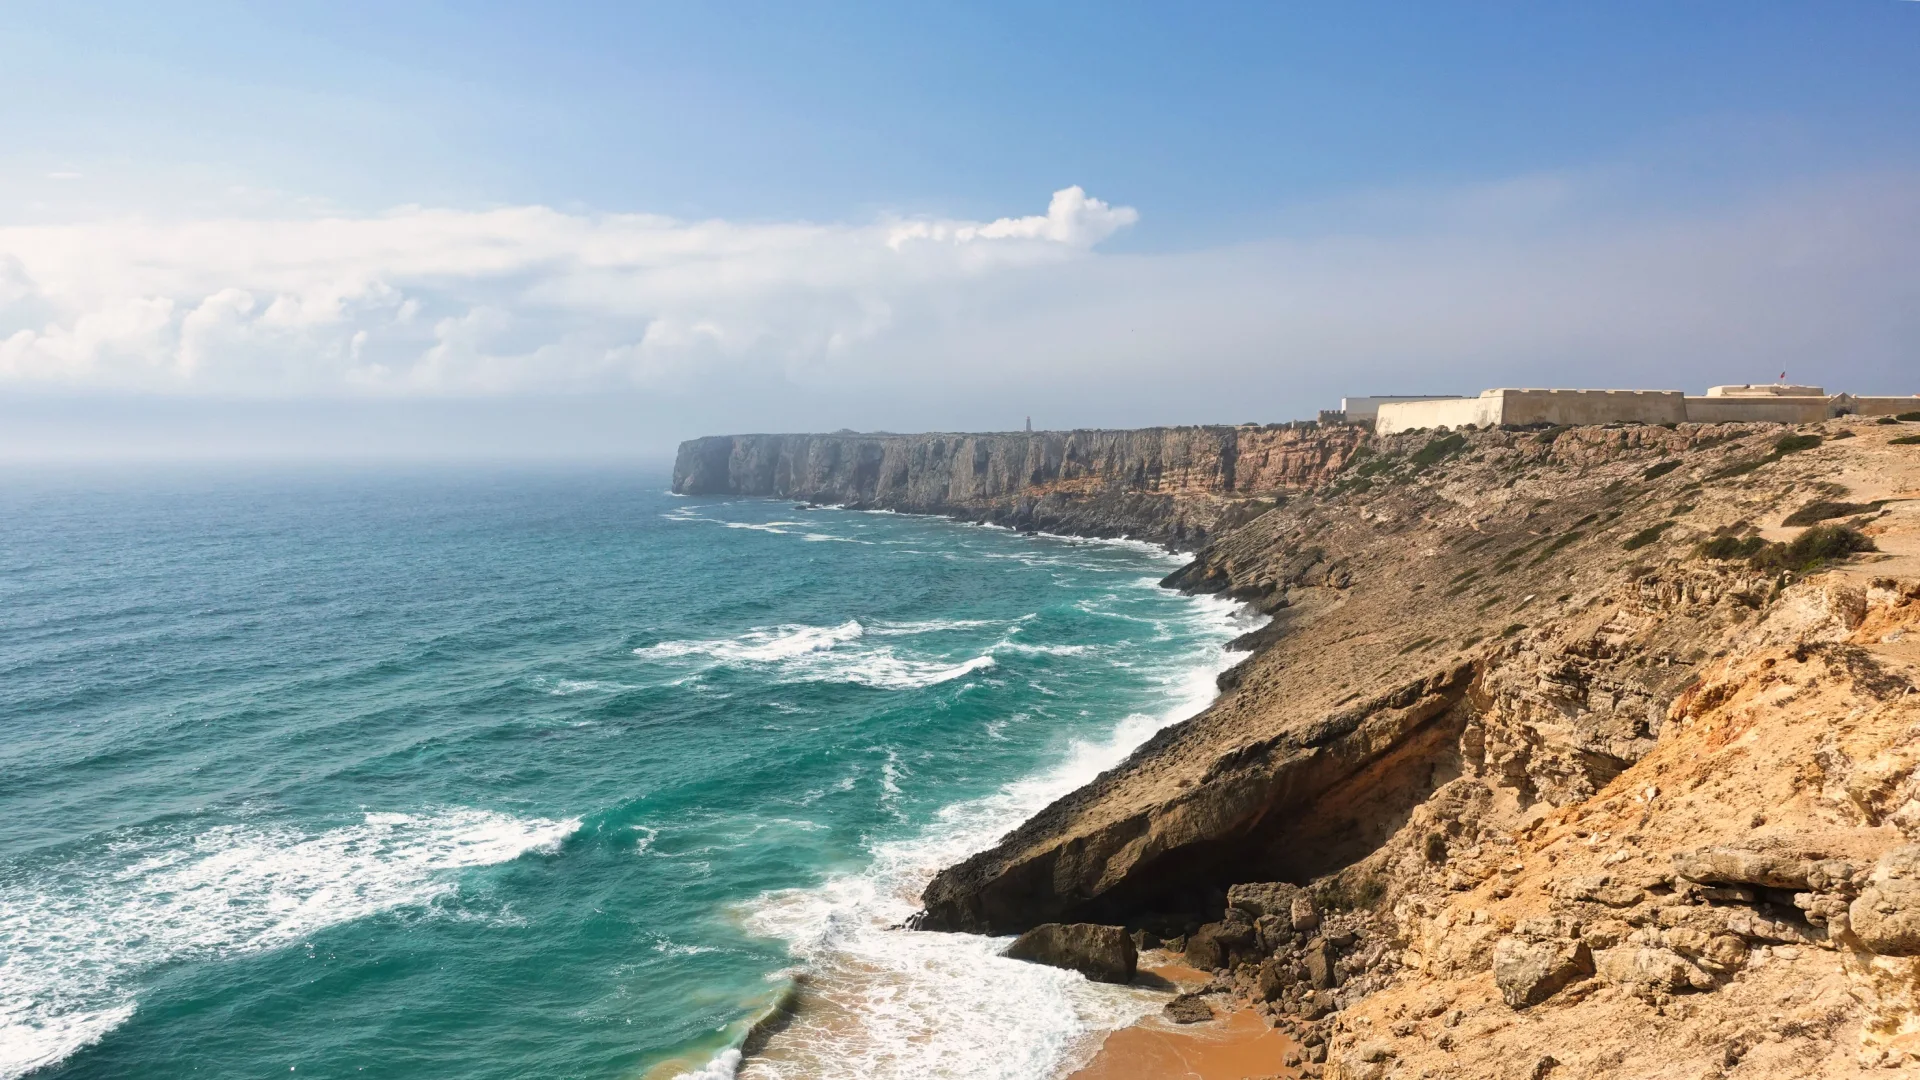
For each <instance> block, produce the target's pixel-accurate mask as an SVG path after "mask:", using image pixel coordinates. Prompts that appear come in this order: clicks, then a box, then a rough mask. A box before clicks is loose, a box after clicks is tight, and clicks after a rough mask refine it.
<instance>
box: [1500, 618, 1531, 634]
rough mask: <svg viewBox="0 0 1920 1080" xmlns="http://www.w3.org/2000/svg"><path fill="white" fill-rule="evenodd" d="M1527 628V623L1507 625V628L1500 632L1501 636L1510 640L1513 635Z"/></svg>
mask: <svg viewBox="0 0 1920 1080" xmlns="http://www.w3.org/2000/svg"><path fill="white" fill-rule="evenodd" d="M1526 628H1527V624H1526V623H1520V622H1517V623H1508V624H1507V625H1506V628H1505V629H1503V630H1501V631H1500V636H1501V637H1503V638H1510V637H1512V636H1513V635H1515V634H1517V633H1519V632H1520V631H1522V630H1525V629H1526Z"/></svg>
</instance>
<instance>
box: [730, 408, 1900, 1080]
mask: <svg viewBox="0 0 1920 1080" xmlns="http://www.w3.org/2000/svg"><path fill="white" fill-rule="evenodd" d="M1240 430H1242V431H1244V430H1247V429H1240ZM1336 430H1341V429H1336ZM1344 430H1345V431H1352V430H1353V429H1344ZM1915 430H1920V428H1916V427H1915V426H1914V425H1885V424H1876V423H1873V422H1871V421H1859V420H1852V419H1843V420H1835V421H1829V422H1827V423H1824V424H1821V425H1816V426H1810V427H1807V428H1804V429H1802V430H1801V431H1799V432H1794V431H1792V430H1791V429H1785V428H1781V427H1777V426H1770V425H1766V426H1762V425H1754V426H1703V425H1681V426H1679V427H1678V428H1673V429H1667V428H1660V427H1620V428H1574V429H1557V430H1548V431H1537V432H1517V431H1482V432H1464V433H1458V434H1438V435H1435V434H1428V433H1410V434H1407V435H1401V436H1395V437H1392V438H1386V439H1366V440H1364V441H1356V442H1355V443H1353V444H1352V445H1351V447H1350V448H1349V449H1347V450H1346V451H1344V452H1343V453H1342V454H1341V455H1340V458H1339V463H1338V464H1335V463H1334V462H1333V461H1332V459H1331V458H1330V457H1328V458H1323V459H1322V460H1323V462H1325V464H1322V465H1320V466H1318V467H1316V468H1315V469H1313V470H1309V471H1308V472H1307V473H1302V474H1298V475H1300V476H1301V477H1302V482H1301V483H1300V484H1299V485H1298V486H1299V487H1300V488H1301V489H1302V490H1299V491H1296V492H1295V493H1294V494H1293V495H1292V496H1291V497H1290V498H1277V499H1274V500H1272V502H1273V505H1272V506H1271V508H1269V507H1268V506H1267V505H1266V504H1264V503H1262V504H1259V505H1257V506H1255V507H1252V508H1251V509H1246V508H1243V509H1242V511H1241V514H1242V515H1243V516H1244V517H1245V518H1247V520H1242V521H1235V519H1234V517H1233V516H1231V511H1230V509H1221V510H1216V511H1214V516H1213V518H1212V519H1211V521H1212V523H1213V525H1214V527H1213V529H1212V531H1211V533H1210V542H1209V543H1208V544H1207V545H1206V546H1205V547H1204V548H1203V549H1202V550H1201V551H1200V553H1199V556H1198V557H1197V558H1196V559H1195V561H1194V562H1193V563H1192V564H1190V565H1189V566H1188V567H1187V568H1185V569H1184V570H1182V571H1181V572H1179V573H1178V574H1176V575H1174V577H1173V578H1171V579H1170V580H1169V583H1170V584H1174V585H1177V586H1180V587H1184V588H1189V589H1196V590H1212V591H1223V592H1227V593H1230V594H1232V595H1235V596H1238V597H1242V598H1244V599H1247V600H1248V601H1249V602H1251V603H1254V604H1257V605H1259V606H1260V607H1262V608H1263V609H1265V610H1267V611H1269V612H1270V613H1272V615H1273V616H1274V619H1273V622H1272V623H1271V624H1270V625H1269V626H1268V627H1266V628H1265V629H1263V630H1262V631H1260V632H1257V633H1256V634H1255V635H1252V637H1253V640H1250V641H1247V642H1245V644H1246V645H1248V646H1249V647H1251V648H1253V649H1254V652H1253V655H1252V656H1251V657H1250V658H1249V659H1248V660H1246V661H1245V662H1244V663H1242V664H1241V665H1240V666H1239V667H1237V668H1235V669H1233V670H1232V671H1229V672H1228V673H1227V674H1226V675H1224V676H1222V687H1223V690H1224V692H1223V694H1222V696H1221V697H1220V699H1219V700H1218V701H1217V702H1216V703H1215V704H1214V705H1213V706H1212V707H1210V708H1209V709H1208V710H1207V711H1205V712H1204V713H1202V714H1201V715H1199V716H1197V717H1195V718H1194V719H1192V720H1189V721H1187V722H1185V723H1183V724H1180V725H1176V726H1175V727H1172V728H1169V729H1167V730H1166V731H1164V732H1162V733H1161V734H1160V735H1159V736H1157V737H1155V738H1154V739H1153V740H1152V741H1151V742H1150V743H1148V744H1147V745H1146V746H1144V747H1143V748H1141V750H1140V751H1138V752H1137V753H1136V754H1134V755H1133V756H1132V757H1131V758H1130V759H1129V760H1128V761H1127V762H1125V763H1124V764H1122V765H1121V766H1119V767H1117V768H1115V769H1113V770H1111V771H1109V772H1108V773H1106V774H1103V775H1102V776H1101V777H1099V778H1098V779H1096V780H1095V781H1094V782H1093V783H1092V784H1090V785H1088V786H1087V787H1085V788H1083V789H1081V790H1080V791H1078V792H1075V793H1073V794H1072V795H1069V796H1067V797H1066V798H1064V799H1062V800H1060V801H1059V802H1057V803H1055V804H1054V805H1053V806H1050V807H1048V808H1047V809H1046V810H1045V811H1043V812H1042V813H1041V814H1039V815H1038V816H1036V817H1035V818H1034V819H1033V820H1031V821H1029V822H1028V823H1026V824H1025V825H1023V826H1021V827H1020V828H1019V829H1017V830H1015V831H1014V832H1013V833H1011V834H1009V835H1008V836H1007V837H1005V838H1004V839H1003V840H1002V841H1001V842H1000V843H999V844H998V845H996V846H995V847H994V848H993V849H991V850H989V851H986V852H983V853H981V854H979V855H977V856H975V857H973V858H972V859H969V860H968V861H966V862H964V863H962V864H960V865H958V866H956V867H952V868H950V869H948V870H947V871H945V872H943V873H942V874H941V875H939V877H938V878H936V879H935V881H934V882H933V883H932V884H931V885H930V886H929V887H928V889H927V891H926V893H925V896H924V902H925V905H926V907H925V911H924V913H923V915H922V916H921V918H920V920H919V924H920V925H921V926H923V927H925V928H929V929H958V930H970V931H979V932H990V933H1009V932H1015V931H1019V930H1023V929H1026V928H1028V927H1030V926H1033V925H1035V924H1038V923H1042V922H1049V921H1062V922H1103V923H1116V924H1122V925H1126V926H1128V927H1130V928H1133V929H1134V930H1135V931H1136V932H1137V933H1138V935H1139V939H1140V942H1141V944H1143V945H1151V944H1153V943H1154V942H1153V940H1151V939H1157V938H1164V939H1166V940H1167V941H1168V942H1169V943H1170V944H1172V945H1174V946H1177V947H1180V948H1183V949H1184V950H1185V952H1186V956H1187V958H1188V959H1189V961H1190V962H1192V963H1194V964H1195V965H1197V966H1202V967H1205V968H1208V969H1212V970H1214V971H1215V973H1216V974H1215V978H1214V982H1213V983H1212V984H1211V985H1210V986H1209V987H1208V989H1207V991H1206V992H1205V994H1206V996H1207V997H1210V998H1219V999H1222V1000H1223V1001H1238V1002H1242V1003H1253V1004H1255V1005H1257V1007H1259V1008H1260V1009H1261V1010H1262V1011H1263V1012H1264V1013H1265V1014H1266V1015H1268V1016H1269V1017H1271V1018H1272V1019H1273V1021H1274V1022H1275V1023H1277V1024H1283V1025H1286V1026H1289V1027H1291V1028H1293V1029H1294V1031H1295V1032H1296V1034H1297V1035H1299V1036H1300V1038H1301V1039H1302V1042H1303V1044H1304V1045H1305V1046H1306V1048H1307V1054H1306V1057H1307V1061H1306V1063H1305V1064H1304V1065H1303V1071H1305V1072H1307V1073H1308V1074H1309V1075H1319V1074H1321V1073H1323V1072H1324V1073H1325V1074H1326V1075H1329V1076H1342V1077H1386V1076H1409V1077H1412V1076H1461V1077H1480V1076H1527V1077H1534V1078H1538V1077H1545V1076H1548V1075H1551V1076H1555V1077H1561V1076H1566V1077H1573V1076H1595V1077H1598V1076H1609V1077H1613V1076H1648V1077H1652V1076H1721V1075H1731V1076H1747V1075H1751V1076H1828V1075H1852V1074H1855V1073H1857V1072H1859V1071H1860V1070H1862V1069H1865V1068H1869V1067H1879V1066H1882V1065H1888V1064H1899V1063H1901V1062H1903V1061H1920V1058H1916V1057H1915V1056H1914V1055H1915V1054H1920V1012H1916V1000H1915V999H1916V997H1917V996H1920V961H1916V960H1914V959H1912V957H1913V956H1915V955H1920V848H1908V847H1907V846H1906V845H1908V844H1910V843H1913V842H1915V841H1916V840H1920V780H1916V779H1915V777H1916V776H1920V740H1916V738H1915V735H1916V732H1920V693H1916V692H1915V687H1916V681H1917V680H1920V502H1915V501H1909V500H1914V499H1917V498H1920V447H1916V446H1915V445H1912V444H1908V443H1900V442H1895V441H1894V437H1906V436H1908V435H1909V434H1910V433H1911V432H1913V431H1915ZM1002 438H1005V437H1002ZM732 453H736V454H737V453H738V448H737V447H736V449H735V451H733V452H732ZM989 456H991V455H989ZM1043 457H1044V455H1043ZM1340 466H1344V467H1340ZM1234 472H1235V473H1236V474H1237V472H1238V469H1237V468H1236V469H1235V470H1234ZM911 473H912V470H909V476H910V477H911ZM1013 475H1020V476H1026V477H1028V478H1031V477H1032V476H1033V475H1035V474H1033V473H1025V474H1013ZM1047 475H1057V474H1047ZM1080 475H1082V476H1084V475H1086V474H1084V473H1083V474H1080ZM1099 475H1100V476H1101V477H1102V479H1101V481H1099V483H1110V482H1111V480H1112V476H1113V474H1111V473H1101V474H1099ZM1202 475H1205V476H1210V477H1212V479H1207V480H1200V479H1196V477H1200V476H1202ZM1224 475H1226V472H1225V470H1223V469H1221V468H1219V467H1218V466H1209V467H1208V468H1206V469H1201V470H1197V471H1190V472H1187V473H1184V474H1182V477H1183V479H1181V480H1180V481H1179V482H1180V483H1184V484H1190V485H1197V486H1200V487H1201V488H1203V491H1202V494H1204V495H1205V496H1207V497H1209V498H1214V499H1223V500H1224V499H1228V498H1229V497H1230V496H1229V495H1227V494H1224V493H1233V494H1234V495H1240V494H1241V492H1242V490H1243V489H1241V488H1240V487H1239V486H1238V484H1237V483H1226V484H1223V483H1222V481H1221V479H1219V478H1220V477H1222V476H1224ZM1309 477H1310V478H1309ZM1045 482H1047V483H1063V482H1065V480H1064V478H1058V479H1052V480H1046V481H1045ZM1209 484H1210V485H1212V486H1211V487H1206V485H1209ZM1031 486H1032V485H1031V484H1029V485H1028V488H1029V489H1031ZM1015 487H1018V484H1016V485H1015ZM874 490H876V491H877V490H878V489H877V487H875V489H874ZM1012 490H1013V489H1011V488H1009V489H1004V491H1003V494H1001V495H999V496H995V497H1002V498H1004V497H1018V496H1010V495H1009V494H1006V492H1011V491H1012ZM1269 490H1271V489H1269ZM974 497H976V498H977V497H979V496H977V495H976V496H974ZM1242 497H1244V496H1242ZM935 501H936V502H937V501H938V500H935ZM973 505H977V504H973ZM930 508H932V507H930ZM1254 510H1257V511H1258V513H1257V515H1256V514H1255V513H1254V512H1253V511H1254ZM1796 512H1798V513H1796ZM1790 516H1792V517H1794V518H1795V520H1796V522H1801V521H1807V520H1809V519H1810V518H1811V519H1813V520H1819V519H1821V518H1826V519H1829V520H1827V521H1826V522H1825V523H1824V524H1816V525H1813V526H1811V527H1808V526H1804V525H1800V524H1796V525H1794V526H1787V525H1786V524H1785V520H1786V519H1787V518H1788V517H1790ZM1836 524H1837V525H1840V526H1842V528H1839V529H1836V528H1834V526H1835V525H1836ZM1868 540H1870V541H1871V544H1872V546H1875V547H1877V548H1878V550H1877V551H1867V552H1858V551H1852V550H1851V549H1857V548H1859V547H1862V546H1866V544H1867V541H1868ZM1823 544H1824V545H1825V546H1824V547H1822V546H1821V545H1823ZM1821 556H1824V557H1825V561H1824V562H1822V561H1821V560H1820V557H1821ZM1182 1007H1183V1008H1185V1009H1186V1010H1187V1011H1188V1012H1189V1013H1191V1012H1192V1008H1191V1005H1190V1004H1189V1005H1185V1006H1182ZM1909 1050H1911V1051H1913V1054H1909ZM1280 1064H1281V1063H1275V1070H1274V1071H1276V1072H1279V1071H1281V1070H1280Z"/></svg>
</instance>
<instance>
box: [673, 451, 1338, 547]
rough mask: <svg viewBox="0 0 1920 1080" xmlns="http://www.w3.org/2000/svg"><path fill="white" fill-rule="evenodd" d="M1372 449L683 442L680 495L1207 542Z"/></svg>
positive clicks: (677, 471)
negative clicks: (1254, 503)
mask: <svg viewBox="0 0 1920 1080" xmlns="http://www.w3.org/2000/svg"><path fill="white" fill-rule="evenodd" d="M1365 439H1366V433H1365V431H1364V429H1362V428H1359V427H1347V426H1328V427H1316V426H1314V425H1311V424H1308V425H1270V426H1266V427H1257V426H1254V425H1245V426H1240V427H1228V426H1211V427H1158V428H1142V429H1139V430H1134V431H1102V430H1079V431H1033V432H1003V433H993V434H948V433H931V434H924V435H889V434H854V433H842V434H833V435H716V436H709V437H707V438H701V439H691V440H689V441H687V442H684V443H682V444H680V453H679V457H678V459H677V460H676V461H675V462H674V467H673V490H674V491H675V492H677V493H679V494H684V495H723V494H724V495H763V496H775V497H779V498H789V499H802V500H806V501H809V502H817V503H831V504H836V505H843V506H852V507H860V508H868V509H885V510H899V511H903V512H912V513H930V514H946V515H949V516H952V517H957V518H963V519H966V520H971V521H986V522H991V523H993V524H997V525H1008V526H1012V527H1015V528H1031V529H1040V530H1045V531H1054V532H1066V533H1073V534H1076V535H1083V536H1104V537H1118V536H1129V537H1134V538H1137V539H1142V540H1152V541H1157V542H1160V543H1165V544H1169V545H1172V546H1175V547H1185V548H1197V547H1199V546H1201V545H1203V544H1204V543H1206V541H1207V539H1208V537H1209V536H1210V535H1211V534H1212V533H1213V532H1214V531H1216V529H1217V527H1218V526H1219V524H1220V523H1221V521H1222V518H1223V517H1224V516H1227V515H1235V516H1237V515H1238V514H1240V513H1244V512H1245V510H1246V509H1247V507H1248V503H1249V500H1255V499H1258V498H1259V497H1261V496H1268V495H1273V494H1277V493H1281V492H1285V491H1288V490H1293V489H1299V488H1306V487H1311V486H1314V485H1316V484H1318V483H1320V482H1322V481H1323V480H1326V479H1327V478H1329V477H1331V476H1333V475H1334V474H1336V473H1338V472H1340V471H1341V470H1342V469H1343V468H1345V466H1346V465H1347V462H1348V459H1349V458H1350V457H1351V455H1352V454H1353V453H1354V451H1355V450H1356V449H1357V448H1358V447H1359V446H1361V445H1362V444H1363V442H1364V441H1365Z"/></svg>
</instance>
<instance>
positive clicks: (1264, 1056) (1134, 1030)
mask: <svg viewBox="0 0 1920 1080" xmlns="http://www.w3.org/2000/svg"><path fill="white" fill-rule="evenodd" d="M1143 959H1145V960H1147V961H1148V962H1147V963H1146V964H1143V965H1142V968H1141V970H1142V971H1143V972H1145V973H1147V974H1149V975H1153V976H1157V977H1159V978H1161V979H1164V980H1166V981H1167V982H1168V983H1170V984H1172V985H1174V986H1176V987H1178V988H1179V989H1180V990H1182V991H1188V990H1194V989H1197V988H1199V987H1200V986H1202V985H1204V984H1205V983H1206V982H1207V981H1208V978H1209V976H1208V974H1207V973H1206V972H1204V971H1200V970H1198V969H1195V968H1191V967H1188V966H1186V965H1185V964H1183V963H1179V962H1177V961H1176V960H1175V959H1174V957H1173V954H1170V953H1155V954H1153V955H1152V956H1151V957H1143ZM1156 961H1158V962H1156ZM1293 1047H1294V1042H1293V1040H1292V1039H1289V1038H1288V1037H1287V1036H1286V1035H1285V1034H1283V1033H1281V1032H1279V1031H1275V1030H1274V1029H1273V1028H1270V1027H1268V1026H1267V1022H1266V1021H1265V1020H1264V1019H1262V1018H1261V1017H1260V1016H1259V1014H1257V1013H1255V1012H1253V1011H1252V1010H1241V1011H1238V1012H1233V1013H1229V1014H1225V1015H1218V1016H1216V1017H1215V1018H1214V1019H1212V1020H1210V1021H1207V1022H1205V1023H1199V1024H1176V1023H1174V1022H1172V1021H1170V1020H1168V1019H1166V1018H1165V1017H1164V1016H1162V1015H1160V1014H1158V1013H1155V1014H1153V1015H1151V1016H1147V1017H1145V1018H1143V1019H1142V1020H1140V1022H1138V1023H1136V1024H1134V1025H1132V1026H1130V1027H1124V1028H1121V1029H1120V1030H1118V1031H1115V1032H1113V1033H1112V1034H1111V1035H1108V1036H1107V1038H1106V1041H1105V1042H1103V1043H1101V1045H1100V1049H1099V1051H1098V1052H1097V1053H1095V1054H1094V1056H1093V1060H1092V1061H1089V1062H1088V1063H1087V1064H1086V1065H1085V1066H1084V1067H1083V1068H1081V1069H1079V1070H1077V1071H1076V1072H1074V1073H1073V1075H1072V1077H1071V1078H1070V1080H1242V1078H1245V1077H1290V1076H1296V1075H1298V1073H1297V1071H1296V1070H1294V1069H1291V1068H1288V1067H1287V1066H1285V1065H1284V1064H1282V1063H1283V1062H1284V1061H1285V1060H1286V1055H1287V1051H1288V1050H1290V1049H1292V1048H1293Z"/></svg>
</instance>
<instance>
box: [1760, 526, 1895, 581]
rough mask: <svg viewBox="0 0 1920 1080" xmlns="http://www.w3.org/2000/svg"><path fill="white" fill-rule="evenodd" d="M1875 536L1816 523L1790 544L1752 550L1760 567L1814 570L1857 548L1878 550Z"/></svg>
mask: <svg viewBox="0 0 1920 1080" xmlns="http://www.w3.org/2000/svg"><path fill="white" fill-rule="evenodd" d="M1877 550H1878V549H1877V548H1875V547H1874V546H1873V540H1872V539H1870V538H1869V537H1867V536H1865V535H1863V534H1862V533H1860V532H1859V531H1858V530H1855V529H1849V528H1847V527H1846V526H1844V525H1815V526H1814V527H1813V528H1811V529H1808V530H1807V531H1806V532H1803V533H1801V534H1800V535H1799V536H1796V537H1794V538H1793V542H1792V543H1788V544H1768V545H1766V546H1765V547H1763V548H1761V549H1760V550H1759V551H1757V552H1755V553H1754V554H1753V559H1752V561H1753V566H1754V568H1755V569H1757V570H1793V571H1804V570H1813V569H1816V568H1818V567H1821V566H1824V565H1826V564H1827V563H1829V562H1832V561H1834V560H1836V559H1844V558H1846V557H1847V556H1849V555H1852V554H1853V553H1855V552H1858V551H1877Z"/></svg>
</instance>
